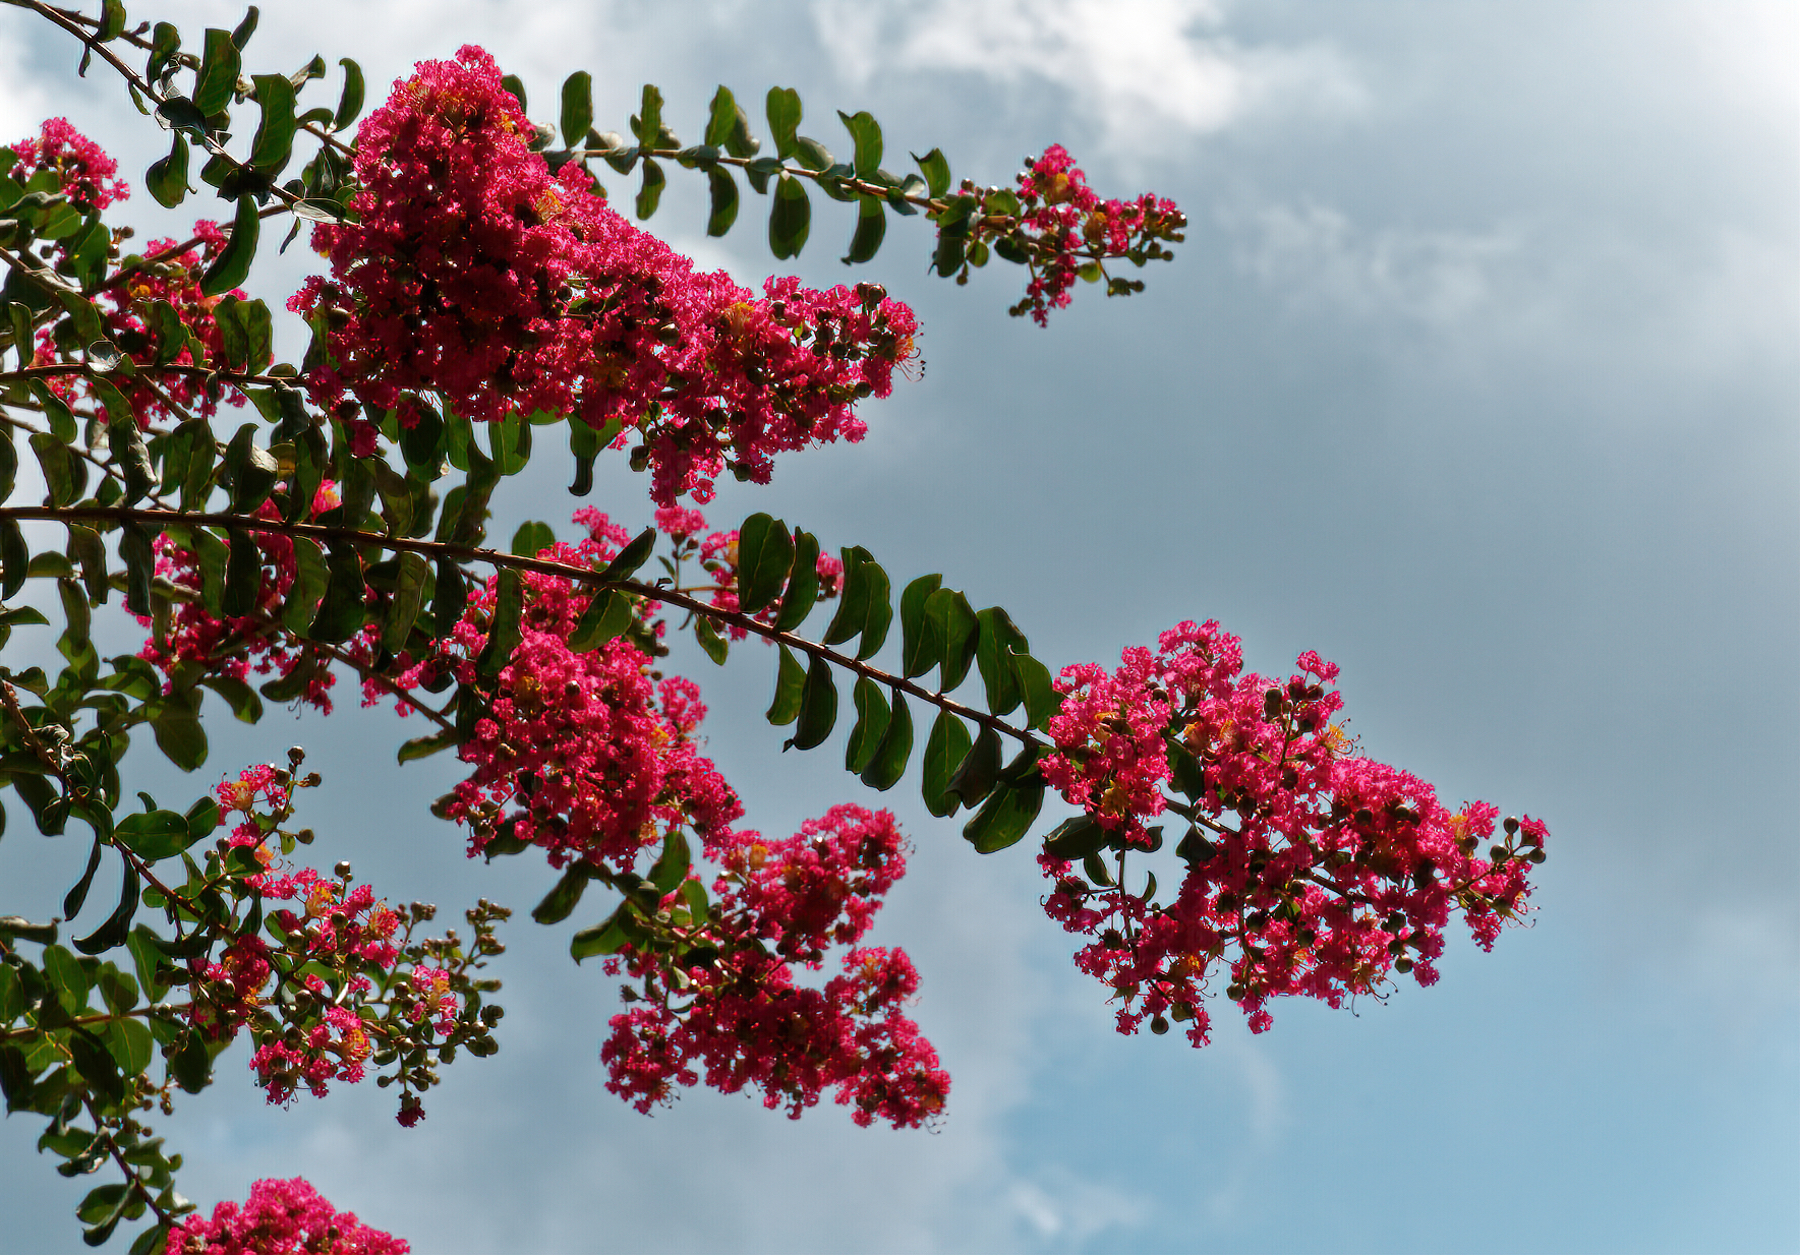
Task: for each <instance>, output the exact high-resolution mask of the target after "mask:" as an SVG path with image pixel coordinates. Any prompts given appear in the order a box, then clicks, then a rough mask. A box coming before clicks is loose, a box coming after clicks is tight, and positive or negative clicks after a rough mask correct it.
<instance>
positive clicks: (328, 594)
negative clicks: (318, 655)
mask: <svg viewBox="0 0 1800 1255" xmlns="http://www.w3.org/2000/svg"><path fill="white" fill-rule="evenodd" d="M367 596H368V588H367V586H366V585H365V584H364V583H363V568H362V558H361V556H360V555H358V553H357V551H356V545H355V544H354V543H352V542H350V541H347V540H334V541H332V542H331V548H330V556H329V557H328V558H327V559H326V563H325V596H324V598H323V599H322V600H321V601H320V602H319V609H318V613H316V614H314V615H313V619H312V622H311V623H310V624H308V625H307V628H306V636H307V638H308V639H309V640H315V641H323V642H324V643H326V644H329V645H336V644H339V643H340V642H343V641H347V640H349V639H350V638H351V637H352V636H355V635H356V634H357V633H358V632H360V631H361V630H362V627H363V624H364V622H365V621H366V620H367V617H368V610H367V606H366V604H365V603H366V598H367Z"/></svg>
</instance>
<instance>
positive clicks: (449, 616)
mask: <svg viewBox="0 0 1800 1255" xmlns="http://www.w3.org/2000/svg"><path fill="white" fill-rule="evenodd" d="M468 602H469V585H468V583H467V582H466V581H465V580H464V579H463V573H462V571H461V569H460V568H458V567H457V565H456V560H455V559H454V558H448V557H443V558H439V559H438V560H437V592H436V594H435V595H434V596H433V597H432V600H431V627H432V632H433V634H434V635H436V636H438V637H445V636H448V635H450V631H451V629H452V628H454V627H455V626H456V625H457V623H458V622H459V621H460V620H461V619H462V616H463V609H464V607H466V606H467V605H468Z"/></svg>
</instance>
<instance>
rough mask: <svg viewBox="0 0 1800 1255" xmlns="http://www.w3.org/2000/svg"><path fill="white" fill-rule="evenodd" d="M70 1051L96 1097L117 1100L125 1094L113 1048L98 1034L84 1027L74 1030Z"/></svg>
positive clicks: (106, 1100) (70, 1035) (83, 1078)
mask: <svg viewBox="0 0 1800 1255" xmlns="http://www.w3.org/2000/svg"><path fill="white" fill-rule="evenodd" d="M69 1053H70V1054H72V1055H74V1056H75V1066H76V1068H77V1069H79V1070H80V1072H81V1078H82V1080H84V1081H86V1082H87V1083H88V1087H89V1089H90V1091H91V1092H92V1093H93V1094H94V1095H95V1096H96V1097H98V1098H100V1099H102V1100H103V1101H105V1102H108V1103H116V1102H118V1101H119V1100H120V1099H121V1098H123V1097H124V1096H125V1078H124V1077H122V1076H120V1075H119V1065H118V1064H117V1063H115V1062H113V1057H112V1051H110V1050H108V1049H107V1048H106V1047H105V1045H104V1044H102V1042H101V1041H100V1039H99V1038H98V1037H95V1036H94V1035H93V1034H92V1033H91V1032H89V1031H88V1030H87V1029H85V1028H77V1029H75V1030H73V1031H72V1032H71V1033H70V1034H69Z"/></svg>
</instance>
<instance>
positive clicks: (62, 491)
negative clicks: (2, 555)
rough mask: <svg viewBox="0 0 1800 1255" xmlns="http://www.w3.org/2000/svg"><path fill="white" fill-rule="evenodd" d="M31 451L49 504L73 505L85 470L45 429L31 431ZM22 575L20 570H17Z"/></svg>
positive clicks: (80, 487) (79, 491)
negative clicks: (46, 492)
mask: <svg viewBox="0 0 1800 1255" xmlns="http://www.w3.org/2000/svg"><path fill="white" fill-rule="evenodd" d="M31 451H32V452H33V453H35V454H37V460H38V465H39V466H40V467H42V468H43V471H44V484H45V486H46V487H48V488H49V489H50V504H51V505H57V506H64V505H73V504H74V503H75V501H76V500H77V499H78V498H79V497H80V496H81V493H82V490H83V489H84V488H86V487H87V470H86V468H84V467H83V466H82V464H81V463H80V462H78V461H77V460H76V459H75V455H74V454H72V453H71V452H69V446H68V445H67V444H65V443H64V442H63V441H61V440H59V439H57V438H56V436H55V435H53V434H52V433H50V432H47V431H34V432H32V433H31ZM20 573H21V574H23V569H21V572H20Z"/></svg>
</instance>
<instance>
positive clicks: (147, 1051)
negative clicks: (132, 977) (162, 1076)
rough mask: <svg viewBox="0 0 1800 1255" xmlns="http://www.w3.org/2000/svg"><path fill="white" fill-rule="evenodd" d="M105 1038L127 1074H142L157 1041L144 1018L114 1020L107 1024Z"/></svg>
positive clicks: (111, 1052)
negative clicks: (151, 1034)
mask: <svg viewBox="0 0 1800 1255" xmlns="http://www.w3.org/2000/svg"><path fill="white" fill-rule="evenodd" d="M127 979H129V978H127ZM105 1040H106V1049H107V1051H108V1052H109V1053H110V1054H111V1055H112V1057H113V1062H115V1063H117V1064H118V1065H119V1071H120V1072H122V1073H124V1074H125V1075H126V1076H141V1075H143V1073H144V1070H145V1069H147V1068H148V1067H149V1066H150V1059H151V1056H152V1054H153V1052H154V1051H155V1047H156V1042H155V1040H154V1039H153V1038H152V1037H151V1036H150V1030H149V1028H147V1027H146V1026H145V1024H144V1022H143V1021H142V1020H138V1019H119V1020H114V1021H113V1022H112V1023H111V1024H109V1025H107V1026H106V1038H105Z"/></svg>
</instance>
